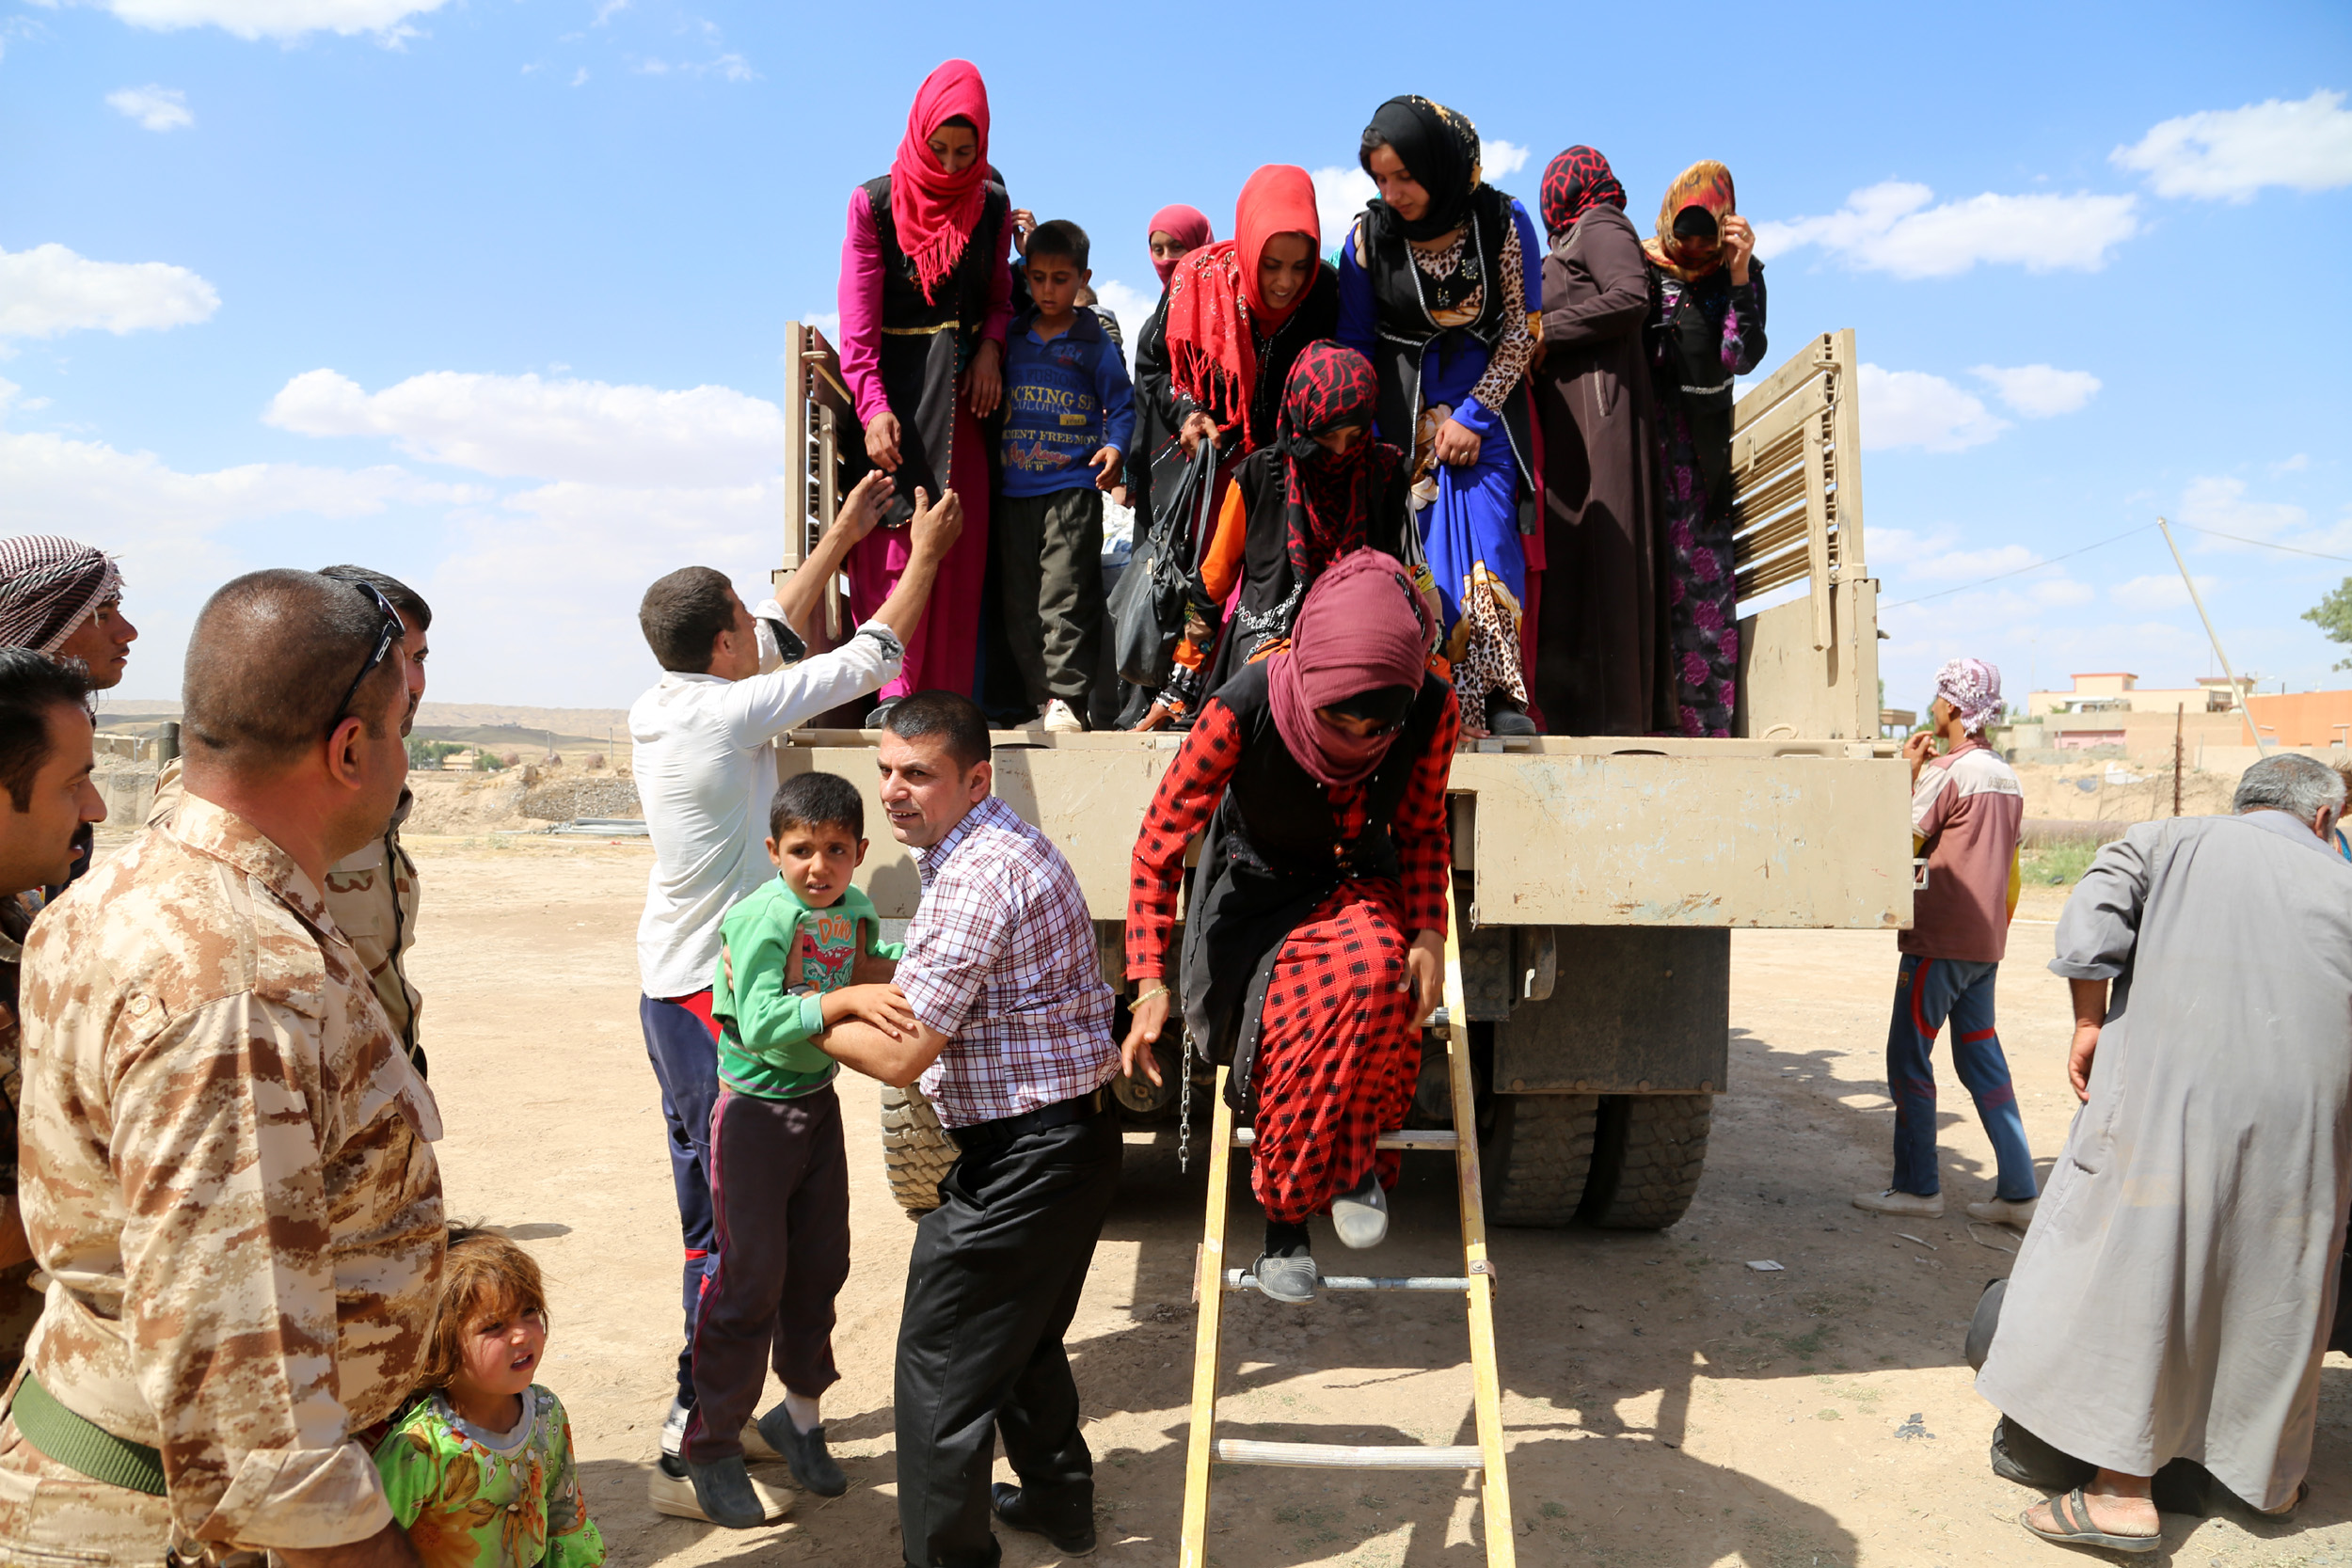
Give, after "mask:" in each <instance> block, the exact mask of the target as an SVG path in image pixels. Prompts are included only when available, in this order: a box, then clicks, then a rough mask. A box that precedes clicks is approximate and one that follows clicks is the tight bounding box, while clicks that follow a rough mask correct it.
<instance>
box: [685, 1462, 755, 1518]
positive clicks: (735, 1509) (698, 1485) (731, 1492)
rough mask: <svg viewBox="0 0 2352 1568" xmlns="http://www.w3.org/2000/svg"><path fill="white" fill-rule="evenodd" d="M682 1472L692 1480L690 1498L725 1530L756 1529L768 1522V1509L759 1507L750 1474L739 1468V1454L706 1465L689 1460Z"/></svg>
mask: <svg viewBox="0 0 2352 1568" xmlns="http://www.w3.org/2000/svg"><path fill="white" fill-rule="evenodd" d="M686 1475H687V1479H688V1480H690V1481H692V1482H693V1483H694V1500H695V1501H696V1502H698V1503H700V1504H701V1505H702V1511H703V1514H704V1516H705V1517H706V1518H707V1519H708V1520H709V1521H710V1522H711V1523H712V1524H714V1525H723V1526H724V1527H725V1528H728V1529H757V1528H759V1527H760V1526H762V1525H764V1524H766V1523H767V1522H768V1511H767V1510H766V1509H765V1508H762V1507H761V1506H760V1502H759V1494H758V1493H756V1492H755V1491H753V1490H752V1473H751V1471H749V1470H747V1469H745V1468H744V1467H743V1456H742V1455H741V1454H738V1455H736V1456H735V1457H734V1458H733V1459H720V1460H713V1461H712V1462H711V1463H710V1464H708V1465H697V1464H695V1463H694V1462H693V1461H692V1460H691V1459H690V1460H688V1461H686Z"/></svg>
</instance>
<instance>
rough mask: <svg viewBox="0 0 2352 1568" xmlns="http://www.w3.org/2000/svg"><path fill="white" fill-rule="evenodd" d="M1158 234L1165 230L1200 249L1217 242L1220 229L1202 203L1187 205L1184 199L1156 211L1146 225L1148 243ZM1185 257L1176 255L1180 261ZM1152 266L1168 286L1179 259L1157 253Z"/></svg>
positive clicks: (1167, 233) (1163, 286)
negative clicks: (1213, 225) (1165, 258)
mask: <svg viewBox="0 0 2352 1568" xmlns="http://www.w3.org/2000/svg"><path fill="white" fill-rule="evenodd" d="M1154 234H1165V235H1167V236H1168V238H1169V239H1171V240H1174V241H1175V242H1176V243H1177V244H1178V245H1183V246H1184V248H1185V249H1186V250H1199V249H1200V247H1201V246H1202V245H1210V244H1213V243H1215V241H1216V230H1212V229H1211V228H1210V227H1209V215H1208V214H1206V213H1204V212H1202V211H1201V210H1200V208H1198V207H1187V206H1185V205H1184V203H1183V202H1181V201H1179V202H1176V203H1174V204H1172V205H1170V206H1167V207H1163V208H1161V209H1160V210H1159V211H1158V212H1156V213H1153V214H1152V221H1151V222H1150V223H1149V224H1147V225H1146V226H1145V227H1144V230H1143V237H1144V240H1145V241H1146V243H1149V242H1150V240H1151V238H1152V235H1154ZM1183 260H1184V258H1183V257H1181V256H1180V257H1178V258H1177V259H1176V261H1183ZM1176 261H1161V260H1160V259H1159V258H1158V257H1156V256H1154V257H1152V271H1153V272H1156V273H1158V274H1159V275H1160V287H1161V288H1163V289H1165V288H1167V287H1168V274H1170V273H1172V272H1174V271H1175V270H1176Z"/></svg>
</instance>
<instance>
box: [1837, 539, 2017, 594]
mask: <svg viewBox="0 0 2352 1568" xmlns="http://www.w3.org/2000/svg"><path fill="white" fill-rule="evenodd" d="M1870 542H1871V544H1872V546H1876V545H1877V543H1878V535H1877V534H1876V533H1875V532H1873V533H1872V534H1871V536H1870ZM2041 559H2042V557H2041V556H2040V555H2039V554H2038V553H2037V552H2035V551H2033V550H2030V549H2028V548H2026V546H2023V545H1992V546H1986V547H1985V548H1983V549H1980V550H1945V551H1942V552H1940V553H1938V554H1935V555H1931V556H1925V557H1922V558H1920V559H1918V560H1916V561H1914V562H1912V563H1911V564H1910V567H1909V569H1908V570H1907V571H1906V572H1905V574H1904V575H1905V576H1906V577H1913V578H1930V579H1933V580H1936V581H1946V582H1948V581H1952V580H1954V579H1968V578H1990V577H1997V576H1999V575H2000V574H2001V573H2003V572H2016V571H2022V570H2024V569H2025V568H2026V567H2027V566H2031V565H2033V564H2034V563H2035V562H2039V561H2040V560H2041Z"/></svg>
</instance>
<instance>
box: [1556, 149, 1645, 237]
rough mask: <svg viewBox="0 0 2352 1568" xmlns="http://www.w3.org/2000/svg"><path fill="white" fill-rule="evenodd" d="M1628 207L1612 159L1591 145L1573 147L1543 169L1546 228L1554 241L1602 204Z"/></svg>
mask: <svg viewBox="0 0 2352 1568" xmlns="http://www.w3.org/2000/svg"><path fill="white" fill-rule="evenodd" d="M1603 205H1606V206H1611V207H1614V208H1615V209H1616V210H1617V211H1618V212H1620V213H1622V212H1624V211H1625V187H1624V186H1623V185H1620V184H1618V183H1617V176H1616V174H1615V173H1614V172H1613V170H1612V169H1611V168H1610V166H1609V160H1608V159H1606V158H1604V157H1602V156H1601V155H1600V154H1599V153H1598V152H1597V151H1595V150H1593V149H1591V148H1589V147H1571V148H1569V149H1568V150H1566V151H1565V152H1563V153H1561V154H1560V156H1558V157H1557V158H1554V159H1553V160H1552V161H1551V163H1550V165H1549V166H1548V167H1547V168H1545V170H1544V193H1543V206H1544V232H1545V235H1546V237H1547V238H1549V240H1550V241H1551V243H1552V244H1554V245H1558V244H1559V243H1560V237H1561V236H1562V235H1563V234H1565V233H1566V232H1567V231H1568V230H1571V229H1573V228H1575V227H1576V220H1577V219H1579V218H1581V217H1582V216H1583V215H1584V214H1586V213H1589V212H1591V211H1592V210H1593V209H1594V208H1596V207H1599V206H1603Z"/></svg>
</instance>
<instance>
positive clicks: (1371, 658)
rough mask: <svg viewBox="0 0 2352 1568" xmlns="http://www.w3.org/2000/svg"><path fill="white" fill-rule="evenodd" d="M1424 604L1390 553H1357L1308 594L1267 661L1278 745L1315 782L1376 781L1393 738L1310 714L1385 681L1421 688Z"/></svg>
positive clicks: (1425, 659)
mask: <svg viewBox="0 0 2352 1568" xmlns="http://www.w3.org/2000/svg"><path fill="white" fill-rule="evenodd" d="M1428 615H1429V611H1428V608H1427V606H1425V605H1424V604H1423V603H1422V597H1421V594H1418V593H1416V592H1415V591H1414V589H1413V584H1412V579H1411V578H1408V577H1406V572H1405V567H1404V566H1403V564H1401V563H1400V562H1398V561H1397V559H1396V558H1395V557H1394V556H1391V555H1383V554H1381V553H1380V552H1379V551H1378V550H1358V551H1357V552H1356V553H1355V554H1354V555H1351V556H1348V557H1346V558H1345V559H1344V560H1343V561H1341V562H1338V563H1337V564H1336V565H1334V566H1333V567H1332V568H1331V569H1330V570H1329V571H1327V572H1326V573H1324V574H1323V576H1322V577H1321V578H1317V579H1316V581H1315V585H1314V586H1313V587H1312V588H1310V589H1308V590H1307V598H1306V602H1305V603H1303V604H1301V605H1300V606H1299V607H1298V619H1297V620H1296V621H1295V622H1294V623H1292V626H1291V645H1290V650H1289V651H1288V652H1287V653H1279V654H1276V655H1275V656H1274V657H1271V658H1269V659H1267V660H1266V691H1267V694H1268V696H1269V697H1270V698H1271V699H1272V703H1273V707H1274V727H1275V728H1276V729H1277V730H1279V732H1280V733H1281V736H1282V744H1283V745H1285V746H1287V747H1289V748H1290V753H1291V755H1292V756H1293V757H1295V758H1296V759H1297V761H1298V765H1299V766H1300V767H1301V768H1305V769H1306V770H1307V771H1308V773H1310V774H1311V775H1312V776H1313V777H1314V778H1315V779H1317V780H1318V781H1320V782H1321V783H1324V784H1333V785H1344V784H1361V783H1363V782H1364V780H1366V779H1369V778H1371V777H1372V774H1373V770H1374V769H1375V768H1378V767H1379V766H1380V759H1381V758H1382V757H1385V756H1387V755H1388V754H1389V747H1390V746H1391V744H1392V743H1393V742H1394V741H1395V739H1396V736H1395V734H1394V733H1393V732H1391V733H1390V734H1388V735H1375V736H1352V735H1349V734H1348V733H1347V732H1346V731H1344V730H1341V729H1336V728H1334V727H1332V726H1331V725H1329V724H1327V723H1325V722H1324V721H1323V720H1322V718H1321V717H1320V716H1319V715H1318V714H1317V713H1316V712H1315V709H1317V708H1319V707H1329V706H1330V705H1333V704H1335V703H1343V702H1345V701H1347V700H1348V699H1349V698H1350V697H1355V696H1360V695H1361V694H1362V693H1364V692H1367V691H1377V690H1378V689H1380V688H1382V687H1384V686H1402V687H1406V688H1408V689H1412V690H1415V691H1418V690H1420V689H1421V681H1422V674H1423V673H1425V672H1426V671H1427V669H1428V665H1429V631H1430V627H1429V620H1428Z"/></svg>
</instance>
